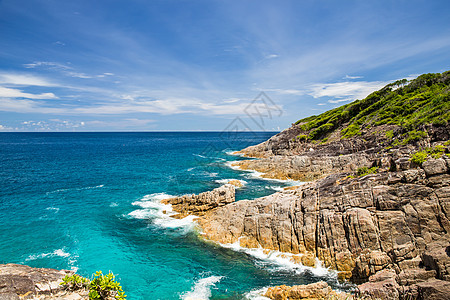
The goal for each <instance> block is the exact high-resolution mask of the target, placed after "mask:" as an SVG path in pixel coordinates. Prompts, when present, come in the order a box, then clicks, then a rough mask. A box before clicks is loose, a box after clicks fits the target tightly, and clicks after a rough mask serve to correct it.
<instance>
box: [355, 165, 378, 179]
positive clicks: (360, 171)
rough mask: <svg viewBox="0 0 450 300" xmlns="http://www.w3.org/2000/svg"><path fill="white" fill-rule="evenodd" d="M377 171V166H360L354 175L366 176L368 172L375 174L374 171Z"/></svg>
mask: <svg viewBox="0 0 450 300" xmlns="http://www.w3.org/2000/svg"><path fill="white" fill-rule="evenodd" d="M377 171H378V167H372V168H368V167H361V168H358V169H357V170H356V175H358V176H359V177H361V176H366V175H369V174H375V173H377Z"/></svg>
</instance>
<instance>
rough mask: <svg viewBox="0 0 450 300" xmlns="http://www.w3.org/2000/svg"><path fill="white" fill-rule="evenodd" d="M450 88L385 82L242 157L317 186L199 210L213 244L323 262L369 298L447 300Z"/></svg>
mask: <svg viewBox="0 0 450 300" xmlns="http://www.w3.org/2000/svg"><path fill="white" fill-rule="evenodd" d="M449 86H450V73H449V72H445V73H443V74H425V75H422V76H419V77H418V78H417V79H416V80H413V81H411V82H410V83H409V84H408V85H405V81H401V82H399V83H398V84H397V86H395V84H392V85H388V86H387V87H385V88H383V89H382V90H380V91H377V92H375V93H373V94H371V95H369V96H368V97H367V98H366V99H363V100H360V101H355V102H354V103H351V104H348V105H345V106H342V107H340V108H337V109H334V110H332V111H329V112H326V113H323V114H321V115H319V116H313V117H310V118H306V119H303V120H300V121H298V122H297V123H295V124H293V125H292V127H291V128H289V129H286V130H284V131H282V132H281V133H279V134H277V135H275V136H274V137H272V138H270V139H269V140H268V141H265V142H263V143H261V144H259V145H256V146H251V147H248V148H246V149H243V150H242V151H239V152H240V154H243V155H244V156H248V157H253V158H258V159H256V160H241V161H238V162H235V163H234V165H235V166H239V167H241V168H242V169H253V170H257V171H260V172H263V173H264V175H263V176H264V177H269V178H278V179H295V180H301V181H311V182H308V183H306V184H303V185H301V186H299V187H296V188H293V189H290V190H286V191H284V192H278V193H275V194H272V195H269V196H266V197H263V198H259V199H255V200H251V201H249V200H242V201H238V202H234V203H229V201H228V202H227V203H223V204H221V205H215V207H214V208H212V207H211V208H212V209H209V210H204V209H203V208H202V209H201V214H200V218H198V219H197V220H198V223H199V225H200V227H201V229H202V232H203V235H204V237H205V238H207V239H210V240H213V241H217V242H220V243H236V242H239V243H240V245H241V246H243V247H249V248H253V247H263V248H265V249H271V250H279V251H282V252H290V253H294V254H298V257H299V259H298V261H300V262H302V263H304V264H308V263H311V261H313V260H311V259H310V258H311V257H317V258H319V259H320V260H321V261H322V262H323V263H324V264H325V266H328V267H331V268H333V269H335V270H338V271H340V273H339V274H340V277H341V278H342V279H348V280H351V281H353V282H355V283H357V284H359V286H358V289H359V294H360V295H362V296H367V297H371V298H378V299H450V148H449V145H450V142H449V139H450V125H449V118H450V96H449V91H450V87H449ZM209 196H211V197H214V196H213V194H211V195H208V196H206V198H208V197H209ZM203 198H205V195H203ZM196 199H198V198H196ZM228 199H231V198H228ZM180 201H181V200H180ZM208 201H209V203H211V202H214V201H212V200H208ZM172 202H173V203H178V202H177V200H175V201H174V200H172ZM178 205H179V204H178ZM196 205H197V206H201V207H204V206H202V205H201V204H199V203H196ZM175 210H176V208H175ZM184 211H185V212H186V210H184ZM190 212H191V213H195V209H191V210H190ZM297 290H303V288H299V287H295V288H293V289H289V288H288V287H282V288H281V287H280V288H276V289H273V290H272V291H273V292H274V294H271V295H269V296H270V297H271V298H272V299H287V298H289V299H303V298H301V297H300V296H298V297H297V296H296V297H297V298H295V297H294V298H292V297H291V296H292V293H294V294H295V293H296V292H295V291H297ZM277 291H278V292H277ZM277 293H278V294H277ZM287 295H291V296H290V297H288V296H287Z"/></svg>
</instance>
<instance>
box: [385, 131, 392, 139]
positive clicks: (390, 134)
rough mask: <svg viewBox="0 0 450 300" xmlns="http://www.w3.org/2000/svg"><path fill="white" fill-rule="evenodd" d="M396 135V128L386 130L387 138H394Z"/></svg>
mask: <svg viewBox="0 0 450 300" xmlns="http://www.w3.org/2000/svg"><path fill="white" fill-rule="evenodd" d="M393 137H394V130H388V131H386V138H388V139H392V138H393Z"/></svg>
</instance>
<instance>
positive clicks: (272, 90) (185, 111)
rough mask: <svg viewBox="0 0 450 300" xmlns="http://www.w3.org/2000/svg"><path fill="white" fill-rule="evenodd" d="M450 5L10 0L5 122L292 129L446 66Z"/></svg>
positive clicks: (0, 102) (11, 127) (1, 125)
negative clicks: (309, 118)
mask: <svg viewBox="0 0 450 300" xmlns="http://www.w3.org/2000/svg"><path fill="white" fill-rule="evenodd" d="M449 15H450V1H446V0H445V1H429V0H428V1H414V0H413V1H411V0H410V1H330V0H329V1H325V0H324V1H312V0H311V1H250V0H249V1H225V0H222V1H214V0H204V1H200V0H192V1H183V0H178V1H172V0H164V1H163V0H153V1H144V0H127V1H125V0H124V1H119V0H117V1H116V0H108V1H101V0H97V1H92V0H77V1H65V0H0V130H1V131H135V130H143V131H146V130H150V131H153V130H217V131H220V130H223V129H225V128H230V127H228V126H229V125H230V124H237V123H236V120H238V121H239V122H238V123H239V124H240V125H239V126H237V127H236V126H235V127H234V128H238V129H240V130H244V129H248V130H277V129H278V128H280V129H283V128H286V127H288V126H290V124H291V123H293V122H295V121H296V120H298V119H300V118H303V117H306V116H309V115H313V114H318V113H321V112H323V111H326V110H328V109H331V108H333V107H336V106H339V105H342V104H345V103H348V102H350V101H353V100H355V99H361V98H363V97H365V96H366V95H367V94H369V93H370V92H371V91H374V90H377V89H378V88H380V87H382V86H384V85H385V84H387V83H389V82H391V81H393V80H396V79H400V78H412V77H414V76H417V75H418V74H422V73H429V72H433V73H435V72H443V71H446V70H450V18H449ZM261 92H264V93H265V94H263V96H264V97H263V98H261V97H259V98H258V96H259V95H260V93H261ZM265 95H266V96H267V97H268V98H266V97H265ZM255 98H257V99H256V101H253V100H254V99H255ZM261 99H266V100H265V102H262V100H261ZM267 99H270V100H267ZM264 103H265V104H267V103H269V107H268V106H264ZM264 109H266V111H265V112H264ZM267 109H269V111H267ZM249 110H250V111H253V112H259V113H262V112H264V114H262V115H260V116H259V118H250V117H249V116H248V115H247V113H248V112H249ZM233 122H234V123H233Z"/></svg>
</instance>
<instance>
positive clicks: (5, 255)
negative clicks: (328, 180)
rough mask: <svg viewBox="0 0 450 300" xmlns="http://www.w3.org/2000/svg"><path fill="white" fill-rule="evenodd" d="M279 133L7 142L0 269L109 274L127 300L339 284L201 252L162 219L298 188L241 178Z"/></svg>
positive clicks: (188, 226)
mask: <svg viewBox="0 0 450 300" xmlns="http://www.w3.org/2000/svg"><path fill="white" fill-rule="evenodd" d="M273 134H274V133H273V132H256V133H255V132H246V133H235V132H232V133H227V132H225V133H223V132H222V133H220V132H147V133H0V187H1V188H0V263H19V264H26V265H30V266H32V267H46V268H56V269H73V270H76V271H77V272H78V273H79V274H80V275H83V276H86V277H90V276H91V274H92V273H94V272H95V271H97V270H102V271H103V272H104V273H105V272H108V271H112V272H113V273H115V274H116V275H117V279H118V280H119V281H120V282H121V283H122V286H123V288H124V290H125V292H126V294H127V295H128V299H189V298H191V299H246V298H249V299H261V298H258V297H257V296H252V295H253V294H255V291H257V290H259V289H262V288H264V287H267V286H272V285H280V284H306V283H311V282H316V281H319V280H326V281H327V282H328V283H329V284H331V285H332V286H333V287H338V288H339V287H340V288H343V286H341V285H339V284H338V282H337V281H336V277H335V274H333V273H331V272H328V271H327V270H324V269H321V268H317V269H310V268H304V267H301V266H295V265H292V264H290V263H288V262H286V260H283V259H281V258H280V257H279V256H277V255H275V254H273V255H272V254H271V255H264V254H263V253H262V252H261V251H259V252H258V251H254V252H251V251H247V252H246V251H242V250H239V249H235V248H233V247H228V248H227V247H222V246H220V245H216V244H213V243H211V242H205V241H202V240H201V239H200V238H199V237H198V234H197V233H196V231H195V229H194V226H193V223H192V222H191V221H190V219H186V220H181V221H178V220H174V219H171V218H168V217H166V216H164V215H163V214H162V208H161V206H160V205H159V204H158V203H159V201H160V200H161V199H163V198H165V197H168V196H169V195H183V194H191V193H200V192H204V191H207V190H211V189H213V188H216V187H219V186H220V185H221V183H223V182H224V180H226V179H239V180H243V181H244V182H245V186H244V187H243V188H240V189H237V192H236V196H237V199H238V200H241V199H254V198H256V197H260V196H265V195H269V194H271V193H274V192H275V191H276V190H279V189H281V188H282V187H284V186H287V185H290V184H293V183H290V182H280V181H273V180H265V179H261V178H259V177H258V176H257V174H256V173H254V172H246V171H239V170H234V169H232V168H230V167H228V165H227V162H228V163H229V162H230V161H234V160H239V159H242V158H240V157H237V156H232V155H230V152H231V151H233V150H239V149H242V148H244V147H246V146H249V145H254V144H257V143H260V142H262V141H264V140H266V139H267V138H269V137H270V136H272V135H273Z"/></svg>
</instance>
